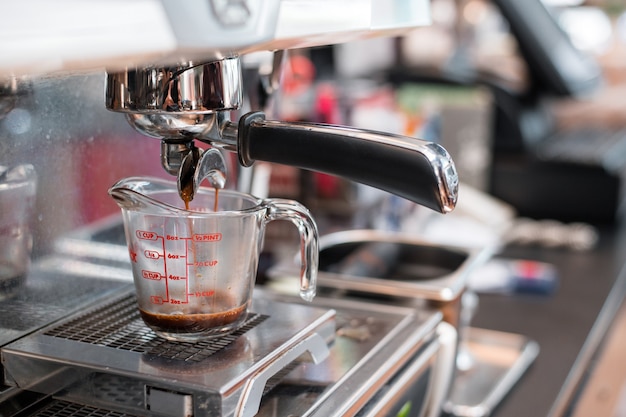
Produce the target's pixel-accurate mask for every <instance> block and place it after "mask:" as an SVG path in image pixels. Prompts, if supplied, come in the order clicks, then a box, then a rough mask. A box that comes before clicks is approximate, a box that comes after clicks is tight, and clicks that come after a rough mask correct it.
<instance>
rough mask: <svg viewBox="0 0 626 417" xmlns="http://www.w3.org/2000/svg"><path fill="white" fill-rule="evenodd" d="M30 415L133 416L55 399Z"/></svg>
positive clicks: (56, 416)
mask: <svg viewBox="0 0 626 417" xmlns="http://www.w3.org/2000/svg"><path fill="white" fill-rule="evenodd" d="M29 417H132V414H124V413H118V412H116V411H109V410H104V409H101V408H96V407H90V406H86V405H80V404H74V403H71V402H67V401H53V402H52V403H50V404H48V405H47V406H46V407H44V408H42V409H40V410H38V411H36V412H35V413H33V414H29Z"/></svg>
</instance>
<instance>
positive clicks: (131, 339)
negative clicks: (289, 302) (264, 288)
mask: <svg viewBox="0 0 626 417" xmlns="http://www.w3.org/2000/svg"><path fill="white" fill-rule="evenodd" d="M267 318H268V316H266V315H262V314H255V313H250V314H249V315H248V318H247V319H246V322H245V323H244V325H243V326H242V327H241V328H239V329H238V330H237V331H235V332H233V333H231V334H228V335H225V336H223V337H220V338H216V339H211V340H207V341H201V342H196V343H185V342H170V341H167V340H164V339H162V338H160V337H158V336H157V335H156V334H155V333H154V332H153V331H152V330H150V329H149V328H148V327H147V326H146V325H145V324H144V322H143V320H142V319H141V316H140V315H139V310H138V309H137V302H136V299H135V297H134V295H128V296H126V297H124V298H122V299H121V300H119V301H117V302H115V303H111V304H108V305H105V306H103V307H101V308H98V309H96V310H94V311H92V312H90V313H87V314H84V315H81V316H78V317H76V318H74V319H72V320H71V321H68V322H66V323H64V324H62V325H60V326H57V327H54V328H51V329H48V330H46V331H45V332H44V334H45V335H46V336H52V337H57V338H62V339H67V340H73V341H78V342H85V343H90V344H94V345H98V346H106V347H110V348H115V349H122V350H129V351H132V352H139V353H148V354H151V355H154V356H158V357H160V358H166V359H176V360H181V361H189V362H200V361H203V360H204V359H206V358H207V357H209V356H211V355H213V354H215V353H216V352H219V351H220V350H222V349H224V348H225V347H227V346H229V345H230V344H231V343H233V342H234V341H236V340H237V339H238V338H239V337H240V336H241V335H242V334H244V333H246V332H247V331H249V330H250V329H252V328H254V327H256V326H257V325H259V324H260V323H262V322H263V321H265V320H266V319H267Z"/></svg>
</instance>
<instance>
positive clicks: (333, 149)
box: [0, 0, 482, 417]
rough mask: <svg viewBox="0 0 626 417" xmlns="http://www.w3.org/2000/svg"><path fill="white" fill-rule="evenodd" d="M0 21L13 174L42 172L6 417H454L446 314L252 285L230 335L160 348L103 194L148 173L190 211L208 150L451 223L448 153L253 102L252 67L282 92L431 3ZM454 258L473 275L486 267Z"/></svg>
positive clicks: (201, 8)
mask: <svg viewBox="0 0 626 417" xmlns="http://www.w3.org/2000/svg"><path fill="white" fill-rule="evenodd" d="M3 8H4V9H5V10H4V14H5V16H7V17H8V18H7V19H6V20H7V22H6V25H4V26H3V28H2V29H0V57H1V58H0V80H2V82H1V84H0V87H1V89H0V109H1V111H2V115H1V116H0V117H2V119H0V123H1V124H2V126H1V127H0V142H1V143H2V145H1V146H2V150H3V155H4V157H5V158H6V160H2V161H0V162H1V163H2V165H12V164H16V163H28V164H31V165H33V166H34V168H35V170H36V171H37V173H38V177H37V190H38V191H37V192H38V195H37V201H36V202H35V203H34V207H33V211H34V213H33V221H32V223H33V225H34V226H32V227H33V229H34V230H33V244H34V246H33V256H32V265H30V267H29V269H28V272H27V273H26V274H25V275H24V276H23V277H22V278H23V282H22V283H21V284H20V285H19V286H18V288H16V289H15V290H14V291H13V292H12V293H11V294H9V295H7V296H6V297H4V298H3V299H2V301H0V308H1V309H2V315H1V316H2V319H1V321H2V324H1V327H2V332H1V336H0V346H1V356H2V371H3V376H4V379H3V385H2V391H1V392H0V411H1V412H0V413H1V414H2V415H7V416H12V415H24V416H26V415H33V416H48V415H50V416H52V415H111V416H118V415H119V416H127V415H130V416H253V415H260V416H287V415H307V416H330V415H333V416H356V415H359V416H382V415H385V416H433V417H434V416H437V415H440V413H441V410H442V407H443V405H444V404H445V403H446V401H447V400H448V396H449V391H450V386H451V381H452V379H453V376H454V370H455V361H456V355H457V344H458V343H457V339H458V337H457V331H456V329H455V327H454V326H453V325H451V324H450V323H448V322H446V321H445V320H444V315H443V314H442V312H441V311H439V310H438V309H436V308H434V309H433V308H426V307H425V308H415V307H414V306H410V307H408V306H393V305H389V304H384V303H382V304H381V303H376V302H369V301H367V300H359V299H352V298H350V299H349V298H346V299H341V298H333V297H324V296H318V297H317V298H316V299H315V300H314V301H313V302H311V303H307V302H303V301H302V300H299V299H298V298H297V297H292V296H290V295H286V294H281V293H277V292H274V291H272V290H270V289H263V288H258V289H255V292H254V297H253V302H252V305H251V312H250V313H249V314H248V317H247V319H246V322H245V324H244V326H242V327H241V328H240V329H239V330H237V331H236V332H235V333H232V334H230V335H228V336H224V337H222V338H219V339H212V340H210V341H207V342H200V343H180V342H171V341H167V340H163V339H160V338H158V337H156V336H155V334H154V333H153V332H151V331H150V329H148V328H147V327H146V326H145V325H144V324H143V322H142V321H141V319H140V317H139V313H138V311H137V308H136V301H135V300H136V296H135V294H134V289H133V285H132V279H133V277H132V274H131V271H130V266H129V265H130V264H129V259H128V248H127V247H126V242H125V240H124V234H123V230H122V227H121V222H120V219H119V216H118V215H117V213H116V212H115V213H114V212H113V211H111V210H110V211H108V212H107V211H106V210H103V209H102V206H103V205H105V203H103V201H105V199H103V198H101V197H100V196H101V195H102V194H105V195H106V190H107V188H108V187H109V186H110V185H111V183H107V181H108V180H109V179H110V176H112V175H116V176H127V175H137V173H140V174H151V175H160V176H165V177H173V178H175V180H176V183H177V187H178V190H179V193H180V195H181V196H184V195H187V196H188V197H189V196H190V198H193V195H194V194H195V193H196V192H197V191H198V187H199V186H200V184H201V183H202V182H203V181H204V180H207V179H208V180H209V181H211V178H210V172H211V170H210V168H211V166H212V165H211V164H212V163H213V160H212V155H214V153H212V152H208V151H207V150H206V149H207V148H209V149H218V150H220V152H224V153H226V154H230V155H235V158H234V159H235V162H234V165H236V166H238V167H251V166H253V164H254V162H255V161H267V162H273V163H279V164H285V165H292V166H296V167H298V168H303V169H307V170H314V171H320V172H324V173H328V174H332V175H337V176H341V177H344V178H346V179H348V180H352V181H356V182H359V183H363V184H367V185H370V186H373V187H376V188H380V189H382V190H385V191H388V192H391V193H393V194H396V195H398V196H400V197H403V198H405V199H408V200H410V201H413V202H415V203H417V204H419V205H423V206H425V207H428V208H429V209H432V210H435V211H437V212H440V213H447V212H450V211H452V210H453V208H454V206H455V204H456V199H457V189H458V177H457V174H456V171H455V168H454V163H453V162H452V160H451V158H450V156H449V155H448V153H447V152H446V151H445V149H443V148H442V147H441V146H439V145H436V144H434V143H431V142H427V141H423V140H419V139H414V138H406V137H403V136H397V135H392V134H386V133H382V132H374V131H367V130H363V129H357V128H351V127H345V126H331V125H322V124H314V123H293V122H283V121H280V120H270V119H269V118H268V117H266V114H265V113H264V112H263V109H254V108H246V104H245V100H244V99H245V98H244V95H243V90H244V88H243V81H244V80H243V78H242V74H243V72H244V71H243V70H242V67H243V65H244V62H245V58H246V57H247V56H249V55H251V54H255V53H259V52H265V51H272V54H273V58H272V60H271V67H270V70H269V71H267V72H266V73H264V74H262V75H261V76H260V77H259V80H260V85H259V91H260V92H261V94H264V95H267V96H268V97H269V96H271V95H272V93H273V92H274V90H275V89H276V88H278V86H279V83H278V80H279V78H280V72H281V62H282V61H283V55H284V51H286V50H289V49H292V48H303V47H311V46H316V45H326V44H334V43H339V42H349V41H351V40H355V39H363V38H368V37H372V36H395V35H399V34H401V33H403V32H404V31H406V30H408V29H410V28H414V27H417V26H421V25H425V24H428V21H429V9H428V1H427V0H423V1H408V0H407V1H402V0H398V1H393V2H388V1H383V0H359V1H357V2H354V1H335V0H333V1H330V0H319V1H308V0H268V1H262V2H257V1H246V0H194V1H185V2H176V1H173V0H136V1H132V2H110V1H106V2H102V1H91V2H78V1H72V0H63V1H55V2H49V1H38V0H28V1H22V2H15V3H12V4H10V5H5V6H3ZM244 110H245V111H244ZM124 118H125V119H126V122H125V121H124V120H123V119H124ZM127 122H128V123H127ZM146 137H148V138H146ZM79 138H80V140H78V139H79ZM155 139H156V140H155ZM37 141H41V142H37ZM199 145H200V146H199ZM154 161H159V162H160V163H158V164H157V168H153V165H154V164H152V162H154ZM5 172H8V170H7V171H5ZM3 175H4V174H0V180H2V179H3V178H2V177H3ZM222 186H224V184H221V185H220V187H222ZM59 187H60V188H59ZM185 193H187V194H185ZM106 198H108V196H106ZM106 201H107V203H111V202H110V201H108V200H106ZM3 233H4V232H3ZM452 251H453V250H452ZM453 252H454V251H453ZM455 253H456V252H455ZM459 256H460V257H461V262H460V263H457V264H455V265H456V266H457V267H459V268H461V267H462V270H463V272H464V273H467V271H469V269H470V267H471V266H472V265H473V264H474V263H476V262H479V260H480V259H482V258H481V257H480V256H478V255H475V254H473V253H471V252H467V253H464V252H463V253H460V254H458V256H456V257H455V258H454V259H457V260H458V259H459Z"/></svg>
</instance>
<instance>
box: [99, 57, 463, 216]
mask: <svg viewBox="0 0 626 417" xmlns="http://www.w3.org/2000/svg"><path fill="white" fill-rule="evenodd" d="M242 91H243V88H242V81H241V66H240V62H239V58H238V57H229V58H224V59H221V60H219V61H214V62H209V63H203V64H194V63H185V64H181V65H178V66H174V67H168V68H139V69H133V70H129V71H126V72H123V73H111V74H108V75H107V88H106V93H107V97H106V106H107V108H108V109H110V110H113V111H118V112H124V113H126V114H127V119H128V121H129V122H130V124H131V125H132V126H133V127H134V128H135V129H136V130H138V131H140V132H141V133H143V134H146V135H148V136H152V137H156V138H159V139H161V141H162V144H163V145H162V154H161V162H162V165H163V167H164V168H165V169H166V170H167V171H168V172H169V173H171V174H173V175H178V177H179V181H180V178H181V175H179V171H180V170H181V166H183V163H182V162H183V160H185V157H186V156H187V155H188V154H189V153H190V152H196V151H197V148H195V146H194V145H193V141H194V140H199V141H201V142H205V143H208V144H211V145H212V146H216V147H220V148H223V149H226V150H229V151H234V152H236V153H237V154H238V157H239V161H240V163H241V164H242V165H243V166H250V165H252V164H253V163H254V161H255V160H262V161H267V162H276V163H280V164H285V165H292V166H296V167H299V168H303V169H308V170H312V171H319V172H324V173H327V174H331V175H337V176H341V177H344V178H346V179H349V180H352V181H356V182H360V183H363V184H366V185H370V186H373V187H376V188H379V189H382V190H385V191H388V192H390V193H393V194H396V195H399V196H401V197H404V198H406V199H408V200H411V201H413V202H416V203H418V204H421V205H423V206H426V207H429V208H431V209H433V210H435V211H438V212H441V213H447V212H449V211H452V210H453V208H454V206H455V204H456V200H457V193H458V183H459V180H458V175H457V172H456V169H455V166H454V162H453V161H452V158H451V157H450V155H449V154H448V152H447V151H446V150H445V149H444V148H443V147H441V146H440V145H438V144H436V143H433V142H428V141H424V140H421V139H416V138H411V137H406V136H400V135H392V134H387V133H382V132H375V131H369V130H363V129H357V128H352V127H344V126H335V125H325V124H316V123H290V122H281V121H271V120H265V115H264V114H263V113H261V112H252V113H248V114H245V115H243V116H242V117H241V118H240V119H239V121H238V123H233V122H232V121H230V120H229V118H228V116H227V115H228V112H229V111H230V110H235V109H238V108H239V107H240V106H241V102H242ZM188 159H189V158H188ZM188 159H187V160H188ZM193 160H199V158H193ZM182 177H183V178H190V181H194V180H193V179H194V178H196V176H194V175H183V176H182ZM198 185H199V184H197V183H192V184H191V186H192V187H193V188H192V190H195V188H196V187H197V186H198ZM188 186H189V184H183V185H181V184H179V190H180V189H189V188H188ZM186 187H187V188H186Z"/></svg>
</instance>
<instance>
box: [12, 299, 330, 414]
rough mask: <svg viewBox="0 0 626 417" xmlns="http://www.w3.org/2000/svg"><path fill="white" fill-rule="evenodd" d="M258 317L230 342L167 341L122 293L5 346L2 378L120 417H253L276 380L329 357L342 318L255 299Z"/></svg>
mask: <svg viewBox="0 0 626 417" xmlns="http://www.w3.org/2000/svg"><path fill="white" fill-rule="evenodd" d="M251 311H253V313H250V314H249V316H248V318H247V321H246V323H245V324H244V326H243V327H241V328H240V329H239V330H238V331H237V332H235V333H232V334H230V335H227V336H224V337H220V338H216V339H209V340H208V341H203V342H198V343H181V342H170V341H166V340H164V339H161V338H159V337H158V336H157V335H156V334H155V333H154V332H153V331H152V330H150V329H149V328H148V327H146V326H145V325H144V324H143V321H142V320H141V318H140V316H139V312H138V309H137V306H136V300H135V296H134V294H133V293H132V291H125V292H123V293H121V294H118V295H117V296H116V297H114V298H112V299H110V300H108V301H107V302H105V303H102V304H101V305H99V306H95V307H94V308H92V309H90V310H89V311H86V312H85V313H81V314H79V315H74V316H72V317H70V318H68V319H66V320H64V321H63V322H61V323H59V324H55V325H53V326H49V327H47V328H44V329H42V330H41V331H39V332H37V333H34V334H32V335H30V336H27V337H25V338H22V339H20V340H17V341H15V342H13V343H11V344H9V345H7V346H5V347H4V348H3V349H2V355H3V357H2V359H3V364H4V368H5V379H6V382H7V383H8V384H10V385H14V386H18V387H20V388H22V389H27V390H31V391H36V392H40V393H43V394H50V395H55V397H56V398H60V399H64V400H68V401H71V402H79V403H85V404H89V405H91V406H94V407H98V406H102V407H103V408H104V407H106V408H108V409H113V410H118V411H120V412H129V413H137V412H141V411H143V412H145V410H151V411H152V412H154V413H155V414H164V415H170V416H186V415H196V416H201V415H230V414H232V413H233V412H234V411H235V410H237V409H238V410H244V413H243V414H242V415H254V414H255V413H256V410H257V409H258V406H259V403H260V401H261V398H262V396H263V394H264V392H265V391H266V390H267V389H269V388H270V387H271V386H272V380H273V379H275V378H278V377H279V376H280V374H281V373H282V372H286V371H288V370H291V368H292V367H293V364H294V363H298V362H300V361H303V360H305V361H313V362H315V363H317V362H320V361H322V360H324V359H325V358H326V357H327V356H328V353H329V350H328V347H327V344H328V343H330V342H331V341H332V339H333V337H334V334H335V312H334V310H332V309H321V308H314V307H310V306H305V305H296V304H287V303H280V302H275V301H268V300H265V299H262V298H258V297H255V298H254V301H253V305H252V307H251ZM243 335H245V337H242V336H243ZM240 401H241V403H240Z"/></svg>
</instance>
